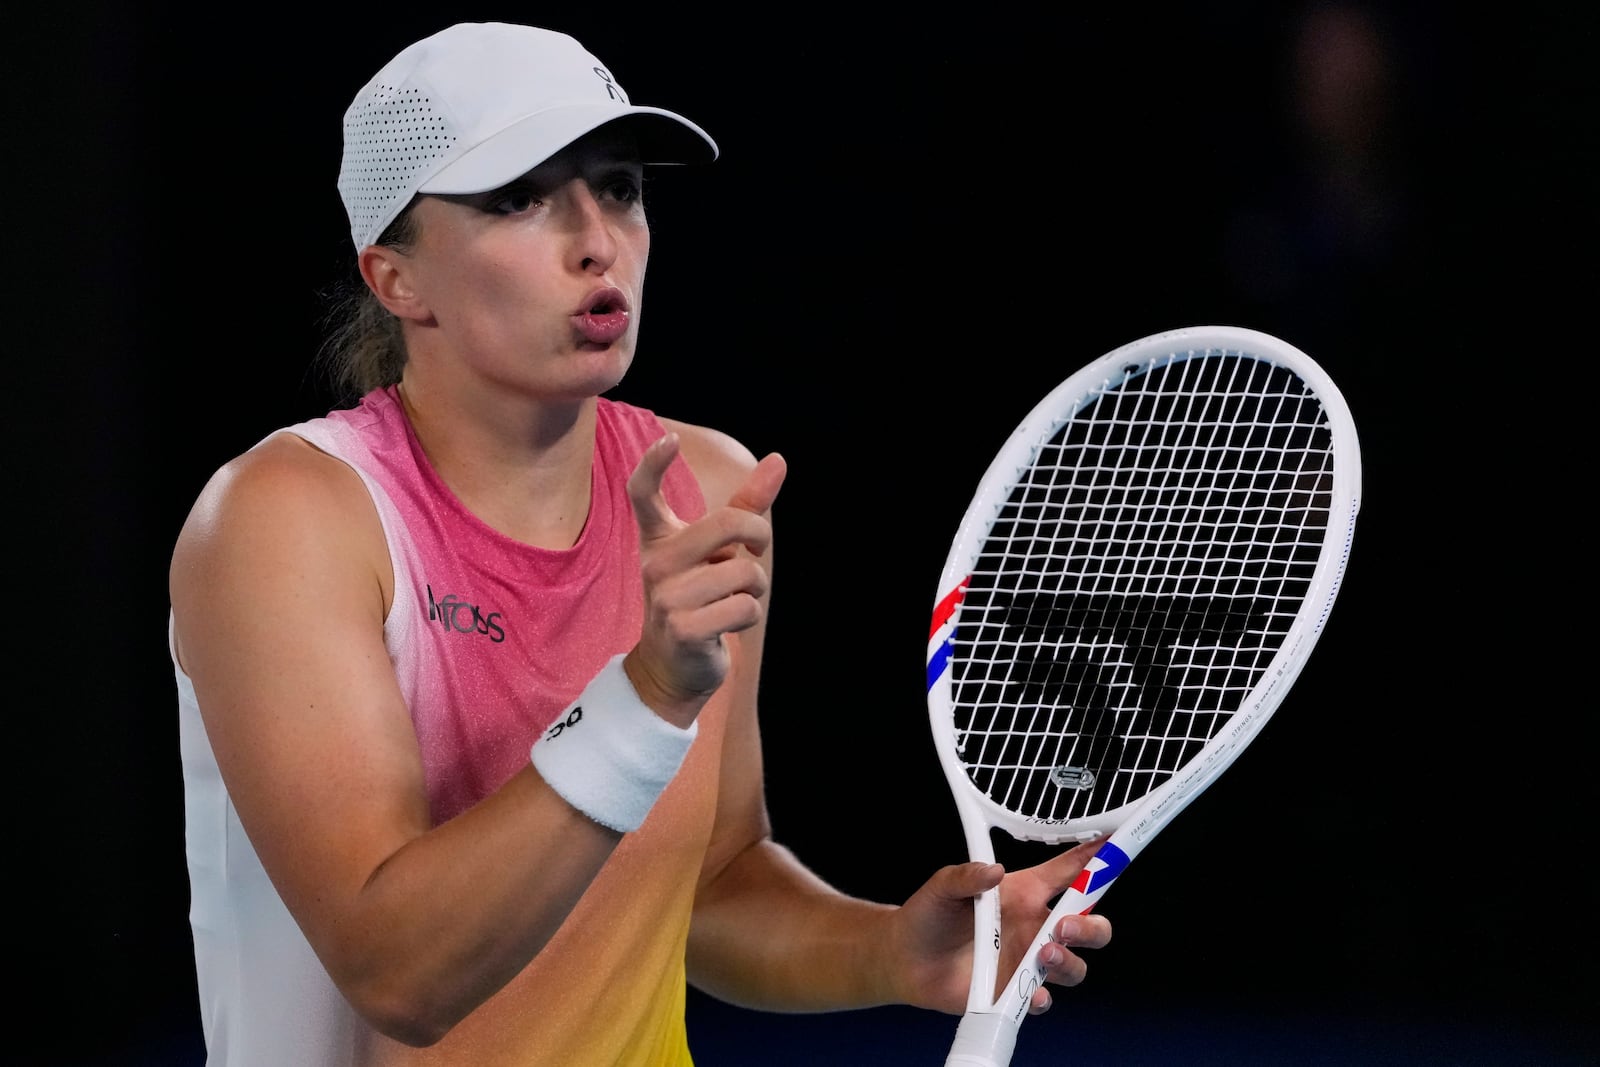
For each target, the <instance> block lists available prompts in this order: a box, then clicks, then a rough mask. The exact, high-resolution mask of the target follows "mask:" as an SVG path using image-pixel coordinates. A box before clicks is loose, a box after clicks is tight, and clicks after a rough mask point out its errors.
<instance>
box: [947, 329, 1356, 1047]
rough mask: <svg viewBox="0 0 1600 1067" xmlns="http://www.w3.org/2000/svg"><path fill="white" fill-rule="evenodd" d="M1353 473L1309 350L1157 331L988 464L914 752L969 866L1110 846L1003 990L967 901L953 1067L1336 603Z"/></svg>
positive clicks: (1080, 378) (1074, 383)
mask: <svg viewBox="0 0 1600 1067" xmlns="http://www.w3.org/2000/svg"><path fill="white" fill-rule="evenodd" d="M1360 485H1361V457H1360V450H1359V446H1358V444H1357V441H1356V432H1355V426H1354V423H1353V422H1352V421H1351V418H1350V413H1349V411H1348V409H1347V408H1346V406H1345V402H1344V398H1343V397H1342V396H1341V395H1340V393H1339V391H1338V389H1337V388H1336V387H1335V386H1334V383H1333V382H1332V380H1330V378H1329V377H1328V375H1327V374H1326V373H1324V372H1323V370H1322V369H1321V368H1320V367H1319V366H1317V364H1316V363H1314V362H1313V361H1312V360H1311V358H1310V357H1308V356H1307V355H1306V354H1305V353H1303V352H1301V351H1300V350H1298V349H1296V348H1294V347H1292V346H1291V345H1288V344H1286V343H1284V342H1283V341H1281V340H1279V339H1277V338H1275V337H1272V336H1269V335H1267V334H1263V333H1259V332H1256V331H1253V330H1247V329H1241V328H1237V327H1226V326H1204V327H1196V328H1192V329H1182V330H1173V331H1170V332H1167V333H1161V334H1155V335H1152V336H1150V337H1146V338H1144V339H1142V340H1139V341H1134V342H1132V343H1131V344H1127V345H1124V346H1123V347H1121V348H1118V349H1116V350H1114V351H1112V352H1110V353H1108V354H1106V355H1104V356H1102V357H1100V358H1099V359H1097V360H1095V361H1094V362H1093V363H1091V364H1089V365H1088V366H1086V367H1084V368H1082V369H1081V370H1079V371H1078V372H1077V373H1076V374H1074V375H1072V376H1071V377H1070V378H1068V379H1067V380H1066V381H1064V382H1062V383H1061V384H1060V385H1059V386H1057V387H1056V388H1055V389H1054V390H1052V391H1051V392H1050V394H1049V395H1048V396H1046V397H1045V398H1044V400H1043V401H1041V402H1040V403H1039V404H1038V405H1037V406H1036V407H1035V408H1034V409H1033V411H1032V412H1031V413H1030V414H1029V415H1028V416H1027V418H1025V419H1024V420H1023V421H1022V423H1021V425H1019V426H1018V427H1017V428H1016V430H1015V431H1013V432H1012V434H1011V436H1010V438H1009V439H1008V440H1007V441H1006V443H1005V445H1004V447H1002V448H1001V449H1000V451H999V454H998V455H996V457H995V459H994V461H993V462H992V463H991V464H990V466H989V468H988V470H987V472H986V473H985V474H984V476H983V479H982V481H981V482H980V483H979V486H978V489H977V492H976V493H975V494H974V496H973V498H972V502H971V504H970V505H969V506H968V508H967V512H966V515H965V517H964V518H963V520H962V522H961V525H960V527H959V529H958V531H957V534H956V537H955V540H954V543H953V544H952V545H951V547H950V553H949V556H948V558H947V560H946V562H945V566H944V572H943V574H942V575H941V577H940V580H939V587H938V590H937V592H936V594H935V602H934V611H933V624H932V627H931V630H930V633H929V637H928V659H927V665H928V674H927V685H928V712H929V720H930V724H931V726H932V730H933V738H934V742H935V744H936V746H937V748H938V751H939V759H940V761H941V763H942V764H943V767H944V772H945V777H946V778H947V779H948V781H949V784H950V789H951V792H952V795H953V796H954V798H955V802H956V806H957V808H958V809H959V812H960V816H961V824H962V829H963V831H964V833H965V836H966V841H967V848H968V852H969V854H970V856H971V858H972V859H973V860H978V861H982V862H986V863H990V862H994V838H993V836H992V834H993V833H994V832H996V831H1004V832H1005V833H1008V834H1010V835H1011V836H1012V837H1013V838H1015V839H1017V840H1019V841H1036V842H1044V843H1047V844H1052V845H1054V844H1061V843H1064V842H1067V843H1076V842H1078V841H1084V840H1089V839H1091V838H1094V837H1098V836H1101V835H1109V836H1108V837H1107V838H1106V840H1105V842H1104V844H1102V845H1101V846H1100V848H1099V850H1098V851H1097V852H1096V853H1095V856H1094V858H1093V859H1091V860H1090V861H1089V863H1088V865H1087V866H1086V867H1085V869H1084V871H1083V873H1082V874H1081V875H1080V876H1079V878H1078V880H1077V881H1076V882H1075V883H1074V884H1073V885H1072V887H1071V888H1070V889H1068V890H1067V891H1066V892H1065V893H1063V894H1062V896H1061V897H1060V899H1059V900H1058V901H1057V902H1056V903H1055V905H1054V909H1053V911H1052V913H1051V915H1050V917H1049V919H1047V920H1046V922H1045V923H1044V924H1043V926H1041V927H1040V930H1039V932H1038V935H1037V936H1036V938H1035V940H1034V942H1033V946H1032V948H1031V949H1030V950H1029V951H1028V952H1027V954H1026V955H1025V956H1024V958H1023V960H1022V962H1021V964H1019V965H1018V967H1017V969H1016V970H1015V972H1014V973H1013V974H1011V975H1010V977H1009V978H1008V979H1007V980H1006V982H1005V984H1004V985H1003V986H1001V987H999V989H998V993H997V980H998V979H999V977H1000V975H999V974H998V967H999V956H1000V944H1001V925H1000V899H999V891H998V890H990V891H989V892H987V893H984V894H983V895H982V896H981V897H979V898H978V899H977V900H976V901H975V912H976V915H975V921H974V930H973V936H974V953H973V968H972V985H971V990H970V992H969V994H968V1002H967V1007H966V1011H965V1014H964V1015H963V1017H962V1019H961V1022H960V1025H959V1026H958V1028H957V1031H956V1036H955V1039H954V1042H953V1044H952V1046H951V1051H950V1055H949V1058H948V1059H947V1060H946V1064H947V1067H954V1065H962V1067H1004V1065H1006V1064H1009V1063H1010V1061H1011V1056H1012V1053H1013V1051H1014V1050H1015V1047H1016V1042H1017V1036H1018V1033H1019V1029H1020V1027H1021V1024H1022V1020H1023V1019H1024V1017H1025V1016H1026V1015H1027V1011H1028V1003H1029V1000H1030V998H1031V996H1032V994H1033V992H1034V990H1035V989H1037V988H1038V986H1039V984H1040V982H1042V981H1043V977H1044V976H1043V971H1042V970H1041V969H1040V967H1039V966H1038V963H1037V955H1038V949H1039V948H1040V947H1041V946H1042V945H1043V944H1045V943H1046V942H1047V941H1048V940H1049V938H1050V930H1051V929H1052V928H1053V927H1054V925H1055V924H1056V922H1058V921H1059V920H1060V919H1061V918H1062V917H1063V916H1065V915H1071V914H1083V913H1085V912H1087V911H1089V910H1090V909H1091V908H1093V907H1094V905H1095V904H1096V903H1097V902H1098V901H1099V900H1100V898H1101V897H1102V896H1103V895H1104V894H1105V892H1106V890H1107V889H1108V888H1109V887H1110V886H1111V884H1112V882H1113V881H1115V879H1116V878H1117V877H1118V876H1119V875H1120V874H1121V873H1122V872H1123V870H1124V869H1125V868H1126V867H1127V866H1128V864H1129V863H1130V862H1131V861H1132V860H1133V859H1134V857H1136V856H1137V855H1138V854H1139V852H1140V851H1141V850H1142V849H1144V848H1145V847H1146V846H1147V845H1149V844H1150V841H1151V840H1152V839H1153V838H1154V837H1155V836H1156V834H1158V833H1159V832H1160V831H1161V830H1162V829H1163V828H1164V827H1165V826H1166V825H1167V824H1168V823H1169V822H1170V821H1171V820H1172V818H1173V817H1174V816H1175V815H1177V814H1178V813H1179V812H1180V811H1182V810H1183V809H1184V808H1185V807H1187V806H1188V805H1189V803H1190V802H1192V801H1193V800H1194V799H1195V797H1197V796H1198V795H1199V794H1200V793H1201V791H1203V790H1204V789H1205V788H1206V787H1207V786H1209V785H1210V784H1211V783H1212V782H1213V781H1215V780H1216V778H1217V776H1218V775H1220V774H1221V773H1222V772H1223V771H1224V770H1225V769H1226V768H1227V767H1228V766H1230V765H1231V764H1232V763H1233V761H1234V759H1235V758H1236V757H1237V756H1238V755H1239V753H1240V752H1241V751H1243V749H1244V748H1245V746H1246V745H1248V744H1249V743H1250V742H1251V741H1252V740H1253V739H1254V738H1255V737H1256V735H1257V733H1258V732H1259V731H1260V730H1261V727H1262V726H1263V725H1264V724H1265V723H1266V721H1267V719H1268V718H1269V717H1270V716H1271V715H1272V713H1273V712H1274V711H1275V710H1276V709H1277V707H1278V705H1279V704H1280V703H1281V702H1282V701H1283V699H1284V697H1285V696H1286V695H1287V693H1288V691H1289V688H1290V686H1291V685H1292V684H1293V682H1294V680H1295V677H1296V675H1298V674H1299V672H1300V669H1301V667H1302V666H1304V664H1305V662H1306V658H1307V656H1309V655H1310V653H1311V650H1312V647H1313V646H1314V645H1315V644H1316V641H1317V637H1318V635H1319V634H1320V633H1321V631H1322V627H1323V623H1324V622H1325V621H1326V620H1327V618H1328V613H1329V611H1330V609H1331V608H1332V606H1333V601H1334V598H1335V596H1336V595H1337V594H1338V591H1339V584H1340V581H1341V579H1342V577H1343V574H1344V569H1345V562H1346V559H1347V558H1348V555H1349V552H1350V542H1351V537H1352V535H1353V533H1354V529H1355V518H1356V512H1357V510H1358V507H1359V496H1360Z"/></svg>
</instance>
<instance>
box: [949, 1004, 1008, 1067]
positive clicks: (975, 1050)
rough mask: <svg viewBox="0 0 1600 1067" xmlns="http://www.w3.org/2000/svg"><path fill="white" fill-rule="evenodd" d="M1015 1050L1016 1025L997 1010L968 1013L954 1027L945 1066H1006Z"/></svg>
mask: <svg viewBox="0 0 1600 1067" xmlns="http://www.w3.org/2000/svg"><path fill="white" fill-rule="evenodd" d="M1016 1047H1017V1024H1016V1023H1014V1022H1012V1021H1011V1020H1010V1019H1009V1018H1007V1017H1006V1016H1005V1015H1002V1014H1001V1013H1000V1012H997V1011H987V1012H975V1011H969V1012H967V1013H966V1014H965V1015H963V1016H962V1017H961V1025H960V1026H958V1027H956V1039H955V1041H954V1042H953V1043H952V1044H951V1046H950V1055H949V1057H948V1058H947V1059H946V1060H945V1061H944V1063H945V1067H1006V1065H1007V1064H1009V1063H1010V1062H1011V1053H1012V1052H1013V1051H1015V1049H1016Z"/></svg>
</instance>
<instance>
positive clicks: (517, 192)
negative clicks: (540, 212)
mask: <svg viewBox="0 0 1600 1067" xmlns="http://www.w3.org/2000/svg"><path fill="white" fill-rule="evenodd" d="M538 205H539V198H538V197H537V196H534V195H533V193H532V192H530V191H529V190H527V189H507V190H506V191H504V192H502V193H500V194H498V195H497V196H496V197H495V198H494V199H493V200H491V201H490V202H489V210H490V211H496V212H499V213H500V214H502V215H520V214H522V213H523V212H524V211H529V210H532V209H533V208H535V207H537V206H538Z"/></svg>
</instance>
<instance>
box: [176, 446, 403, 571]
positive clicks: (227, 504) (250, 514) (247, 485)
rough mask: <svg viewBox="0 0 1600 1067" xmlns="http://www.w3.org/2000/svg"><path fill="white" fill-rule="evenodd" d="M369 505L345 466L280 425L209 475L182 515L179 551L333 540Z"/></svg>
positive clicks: (354, 526) (355, 526) (354, 525)
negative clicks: (241, 544) (244, 544)
mask: <svg viewBox="0 0 1600 1067" xmlns="http://www.w3.org/2000/svg"><path fill="white" fill-rule="evenodd" d="M371 510H372V505H371V504H370V502H368V500H367V493H366V490H365V488H364V487H363V486H362V484H361V481H360V479H359V476H358V475H356V473H355V472H354V470H352V469H351V467H350V466H349V465H348V464H346V463H344V462H343V461H342V460H339V459H336V458H334V457H333V456H331V455H329V454H328V453H326V452H324V451H322V450H321V449H319V448H317V447H316V446H315V445H313V444H312V443H311V442H309V441H307V440H305V439H304V438H303V437H300V436H299V435H297V434H295V433H293V432H291V431H288V430H282V431H279V432H277V433H274V434H272V435H271V436H269V437H267V438H265V439H264V440H262V441H261V442H260V443H259V444H256V445H254V446H253V447H251V448H250V449H248V450H246V451H245V452H243V453H241V454H239V455H237V456H235V457H234V458H232V459H230V460H228V461H227V462H226V463H224V464H223V465H222V466H221V467H219V468H218V469H217V470H216V472H215V473H213V474H212V475H211V477H210V478H209V479H208V480H207V482H206V484H205V486H204V487H203V488H202V489H201V490H200V493H199V495H198V497H197V498H196V500H195V503H194V505H193V507H191V508H190V511H189V515H188V517H187V518H186V519H185V521H184V524H183V528H182V530H181V531H180V533H179V542H178V546H177V549H178V554H179V555H180V556H181V555H183V554H184V553H185V552H186V551H187V552H194V551H205V550H208V549H210V550H215V549H217V548H218V547H219V545H220V544H223V543H229V542H240V541H243V542H247V543H251V544H260V543H262V542H267V543H272V542H279V543H281V542H282V541H284V540H287V539H290V538H299V537H301V536H302V535H303V539H304V540H307V541H310V542H313V543H315V542H317V541H318V540H319V539H320V540H321V541H322V542H323V543H330V542H331V543H335V544H336V543H338V540H339V539H338V537H337V534H338V533H339V531H349V532H352V533H353V532H356V531H357V530H359V528H360V527H361V526H362V525H364V523H365V521H366V520H367V518H368V517H369V514H368V513H370V512H371ZM319 531H320V538H319ZM330 535H334V536H332V537H330Z"/></svg>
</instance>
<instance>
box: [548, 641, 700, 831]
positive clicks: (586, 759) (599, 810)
mask: <svg viewBox="0 0 1600 1067" xmlns="http://www.w3.org/2000/svg"><path fill="white" fill-rule="evenodd" d="M622 659H623V657H622V656H620V655H619V656H613V657H612V658H611V660H610V662H608V663H607V664H606V665H605V666H604V667H602V668H601V669H600V673H599V674H597V675H595V676H594V680H593V681H591V682H590V683H589V684H588V685H587V686H586V687H585V688H584V690H583V692H582V693H580V694H578V699H577V700H575V701H573V702H572V704H571V705H570V706H568V708H567V710H566V711H564V712H563V713H562V714H561V715H560V716H559V717H558V718H557V719H556V721H555V722H554V723H552V724H551V726H550V728H549V729H548V730H546V731H545V732H544V735H543V736H542V737H540V738H539V740H537V741H535V742H534V743H533V749H532V751H530V752H529V753H528V757H529V758H530V759H531V760H532V761H533V765H534V766H535V767H536V768H538V770H539V773H540V774H541V775H542V776H543V777H544V780H545V781H546V782H547V783H549V785H550V788H551V789H554V790H555V791H556V792H557V793H559V794H561V797H562V799H564V800H565V801H566V802H567V803H568V804H571V805H572V806H573V807H575V808H577V809H578V810H579V811H581V812H583V813H584V814H585V815H587V816H589V818H591V819H593V820H594V821H595V822H597V823H599V824H600V825H602V826H609V827H610V828H611V829H613V830H620V831H622V832H623V833H627V832H628V831H630V830H637V829H638V828H639V826H640V824H641V823H643V822H644V817H645V816H646V815H648V814H650V808H651V807H652V806H654V804H655V802H656V798H657V797H659V796H660V795H661V791H662V790H663V789H665V788H666V787H667V783H668V782H670V781H672V776H673V775H675V774H677V773H678V768H679V767H680V766H681V765H682V764H683V757H684V756H685V755H687V754H688V751H689V745H690V744H691V743H692V742H693V741H694V739H695V735H696V734H697V733H699V728H700V723H699V722H698V721H696V722H694V723H691V724H690V725H689V728H688V729H687V730H680V729H679V728H678V727H676V726H674V725H672V724H671V723H670V722H667V721H666V720H665V719H663V718H662V717H661V716H659V715H657V714H656V713H655V712H653V711H651V710H650V709H649V707H647V706H646V705H645V703H644V701H642V700H640V699H639V694H638V693H636V692H634V689H633V683H632V682H630V681H628V675H627V673H626V672H625V671H623V669H622Z"/></svg>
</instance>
